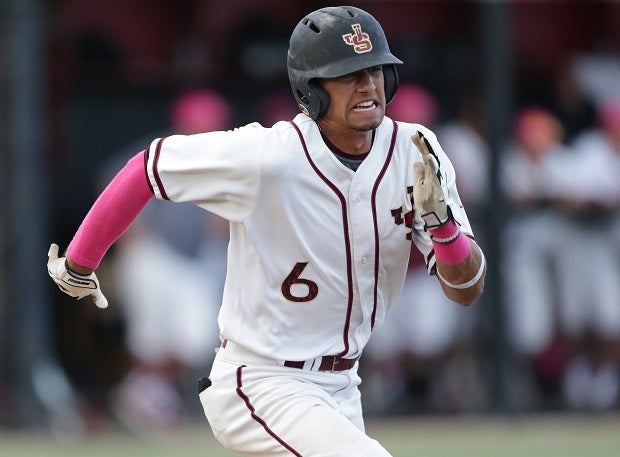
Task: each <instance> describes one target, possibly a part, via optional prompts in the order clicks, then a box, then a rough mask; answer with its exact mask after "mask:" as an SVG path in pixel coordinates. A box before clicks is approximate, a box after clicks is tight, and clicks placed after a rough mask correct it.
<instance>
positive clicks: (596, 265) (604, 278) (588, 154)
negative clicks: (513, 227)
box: [560, 98, 620, 411]
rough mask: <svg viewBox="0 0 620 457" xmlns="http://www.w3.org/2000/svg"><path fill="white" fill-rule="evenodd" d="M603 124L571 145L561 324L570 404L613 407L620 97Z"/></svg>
mask: <svg viewBox="0 0 620 457" xmlns="http://www.w3.org/2000/svg"><path fill="white" fill-rule="evenodd" d="M597 114H598V124H597V125H595V126H594V127H593V128H591V129H589V130H587V131H585V132H583V133H581V134H580V135H578V136H577V137H576V138H575V139H574V141H573V142H572V143H571V144H572V147H573V149H574V151H575V153H574V157H573V163H572V170H571V171H570V172H569V173H568V174H569V175H570V179H571V183H570V186H569V187H568V188H567V191H566V193H567V197H569V198H567V202H566V205H565V210H566V213H567V214H568V216H569V232H568V236H567V237H566V240H565V242H564V243H563V245H562V256H561V262H560V268H561V269H562V274H561V275H560V277H561V278H562V279H563V283H562V287H561V292H562V305H563V309H562V313H561V319H562V325H563V327H564V329H565V332H566V334H567V337H568V339H569V342H570V349H571V360H570V363H569V366H568V369H567V373H566V376H565V379H564V395H565V400H566V402H567V404H568V405H569V406H570V407H572V408H575V409H585V410H596V411H601V410H609V409H612V408H614V407H616V406H617V402H618V391H619V387H620V372H619V366H620V365H619V364H620V258H619V256H618V249H617V244H615V242H617V240H618V238H617V237H618V235H617V232H616V230H617V229H618V225H617V221H618V210H619V209H620V99H618V98H612V99H609V100H607V101H604V102H602V103H601V104H600V106H599V108H598V110H597Z"/></svg>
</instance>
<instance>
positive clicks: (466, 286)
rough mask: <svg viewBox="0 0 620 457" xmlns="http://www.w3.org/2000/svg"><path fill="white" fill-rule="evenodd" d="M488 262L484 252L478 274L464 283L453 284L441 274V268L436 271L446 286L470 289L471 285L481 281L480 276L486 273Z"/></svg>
mask: <svg viewBox="0 0 620 457" xmlns="http://www.w3.org/2000/svg"><path fill="white" fill-rule="evenodd" d="M486 264H487V262H486V259H485V258H484V254H482V260H481V261H480V268H479V269H478V273H476V275H475V276H474V277H473V278H471V279H470V280H469V281H467V282H464V283H462V284H453V283H451V282H450V281H447V280H446V279H445V278H444V277H443V276H441V275H440V274H439V268H437V269H436V272H435V273H436V274H437V277H438V278H439V279H441V282H443V283H444V284H445V285H446V286H448V287H451V288H452V289H469V288H470V287H471V286H473V285H474V284H476V283H477V282H478V281H480V278H481V277H482V274H483V273H484V267H485V266H486Z"/></svg>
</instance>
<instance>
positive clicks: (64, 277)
mask: <svg viewBox="0 0 620 457" xmlns="http://www.w3.org/2000/svg"><path fill="white" fill-rule="evenodd" d="M47 257H48V260H47V272H48V273H49V275H50V277H51V278H52V280H53V281H54V282H55V283H56V285H57V286H58V288H59V289H60V290H62V291H63V292H64V293H65V294H67V295H69V296H70V297H73V298H76V299H78V300H80V299H82V298H84V297H86V296H88V295H92V296H93V301H94V302H95V305H97V307H98V308H107V307H108V300H107V298H105V296H104V295H103V292H101V287H100V286H99V280H98V279H97V275H96V274H95V273H94V272H93V273H91V274H89V275H87V276H86V275H80V274H77V273H75V272H74V271H71V270H69V269H68V268H67V258H66V257H58V245H57V244H54V243H52V245H51V246H50V249H49V251H48V253H47Z"/></svg>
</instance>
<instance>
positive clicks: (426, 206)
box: [411, 131, 451, 230]
mask: <svg viewBox="0 0 620 457" xmlns="http://www.w3.org/2000/svg"><path fill="white" fill-rule="evenodd" d="M411 141H413V144H415V145H416V147H417V148H418V149H419V150H420V153H421V154H422V162H416V163H414V164H413V177H414V183H413V203H414V206H415V210H416V212H417V213H418V214H419V215H420V216H421V217H422V219H424V229H425V230H428V229H433V228H437V227H439V226H440V225H443V224H445V223H446V222H448V221H449V220H450V218H451V215H450V210H449V208H448V205H447V204H446V198H445V196H444V194H443V190H442V188H441V179H442V176H441V172H440V171H439V161H438V158H437V154H436V153H435V151H433V148H432V147H431V145H430V143H429V142H428V140H427V139H426V138H424V135H422V132H420V131H418V132H417V133H416V134H415V135H412V136H411Z"/></svg>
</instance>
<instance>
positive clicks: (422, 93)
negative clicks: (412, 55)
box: [386, 83, 438, 126]
mask: <svg viewBox="0 0 620 457" xmlns="http://www.w3.org/2000/svg"><path fill="white" fill-rule="evenodd" d="M437 111H438V106H437V101H436V100H435V97H433V95H432V94H431V93H430V92H429V91H428V90H426V89H425V88H423V87H421V86H418V85H416V84H411V83H401V84H400V85H399V86H398V90H397V91H396V95H395V96H394V99H393V100H392V102H391V103H390V104H389V105H387V107H386V114H387V115H388V116H389V117H391V118H392V119H394V120H396V121H405V122H415V123H418V124H422V125H424V126H432V125H433V124H434V123H435V122H436V121H437Z"/></svg>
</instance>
